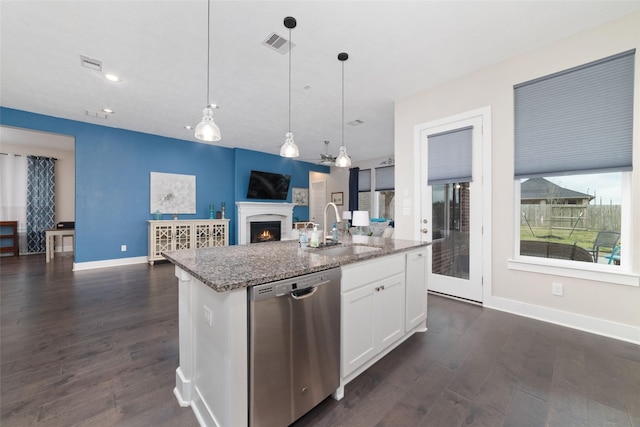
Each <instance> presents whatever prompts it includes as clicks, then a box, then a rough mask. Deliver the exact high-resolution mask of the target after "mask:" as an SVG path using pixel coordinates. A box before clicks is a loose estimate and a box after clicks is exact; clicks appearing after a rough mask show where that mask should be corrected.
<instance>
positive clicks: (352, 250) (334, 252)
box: [316, 245, 382, 257]
mask: <svg viewBox="0 0 640 427" xmlns="http://www.w3.org/2000/svg"><path fill="white" fill-rule="evenodd" d="M381 249H382V248H376V247H373V246H364V245H349V246H332V247H330V248H326V249H325V248H323V249H319V250H318V251H316V253H317V254H318V255H324V256H332V257H339V256H352V255H362V254H366V253H368V252H374V251H379V250H381Z"/></svg>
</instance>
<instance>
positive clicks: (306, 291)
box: [289, 286, 318, 300]
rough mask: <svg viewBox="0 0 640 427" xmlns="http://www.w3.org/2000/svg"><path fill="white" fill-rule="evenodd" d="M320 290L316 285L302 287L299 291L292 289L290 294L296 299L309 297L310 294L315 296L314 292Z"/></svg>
mask: <svg viewBox="0 0 640 427" xmlns="http://www.w3.org/2000/svg"><path fill="white" fill-rule="evenodd" d="M317 290H318V287H317V286H314V287H312V288H306V289H300V290H297V291H291V293H290V294H289V295H291V298H293V299H295V300H302V299H305V298H309V297H310V296H313V294H315V293H316V291H317Z"/></svg>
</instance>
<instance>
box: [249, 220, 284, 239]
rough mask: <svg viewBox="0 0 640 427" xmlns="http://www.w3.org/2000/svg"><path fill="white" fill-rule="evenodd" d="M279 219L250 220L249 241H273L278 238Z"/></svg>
mask: <svg viewBox="0 0 640 427" xmlns="http://www.w3.org/2000/svg"><path fill="white" fill-rule="evenodd" d="M280 226H281V224H280V221H252V222H251V224H250V233H249V234H250V236H251V241H250V242H251V243H262V242H275V241H278V240H280V230H281V228H280Z"/></svg>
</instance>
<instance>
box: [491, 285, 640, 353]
mask: <svg viewBox="0 0 640 427" xmlns="http://www.w3.org/2000/svg"><path fill="white" fill-rule="evenodd" d="M483 305H484V307H487V308H493V309H495V310H500V311H504V312H507V313H512V314H517V315H519V316H524V317H529V318H531V319H536V320H541V321H543V322H548V323H554V324H556V325H560V326H566V327H568V328H573V329H578V330H580V331H585V332H590V333H593V334H596V335H602V336H605V337H609V338H614V339H617V340H621V341H626V342H630V343H633V344H640V327H637V326H632V325H625V324H623V323H617V322H612V321H610V320H604V319H598V318H595V317H590V316H585V315H582V314H577V313H570V312H567V311H561V310H556V309H553V308H548V307H542V306H539V305H533V304H527V303H524V302H521V301H515V300H511V299H506V298H499V297H491V299H490V300H489V301H484V303H483Z"/></svg>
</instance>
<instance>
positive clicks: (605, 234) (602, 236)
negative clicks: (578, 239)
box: [587, 231, 620, 262]
mask: <svg viewBox="0 0 640 427" xmlns="http://www.w3.org/2000/svg"><path fill="white" fill-rule="evenodd" d="M618 240H620V233H619V232H617V231H598V235H597V236H596V241H595V242H593V249H588V250H587V251H588V252H589V253H591V255H592V256H593V262H598V254H599V253H600V248H609V249H611V251H612V252H613V248H615V247H616V245H617V244H618Z"/></svg>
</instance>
